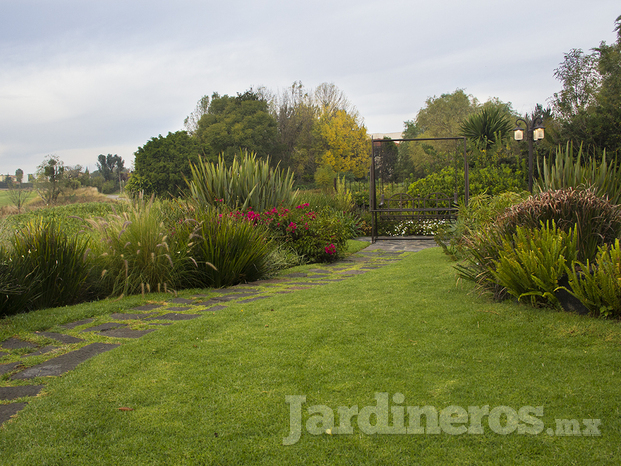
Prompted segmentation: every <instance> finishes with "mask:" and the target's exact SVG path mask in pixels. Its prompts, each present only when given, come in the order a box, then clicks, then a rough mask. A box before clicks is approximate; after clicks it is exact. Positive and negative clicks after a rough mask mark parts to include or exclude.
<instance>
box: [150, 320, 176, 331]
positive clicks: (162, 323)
mask: <svg viewBox="0 0 621 466" xmlns="http://www.w3.org/2000/svg"><path fill="white" fill-rule="evenodd" d="M149 325H151V326H156V325H157V326H158V327H160V326H162V325H172V322H149ZM155 330H157V329H155Z"/></svg>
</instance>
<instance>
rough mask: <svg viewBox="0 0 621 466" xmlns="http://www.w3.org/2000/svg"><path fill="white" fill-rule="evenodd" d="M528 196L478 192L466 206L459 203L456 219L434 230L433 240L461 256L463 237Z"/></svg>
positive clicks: (485, 226) (446, 250)
mask: <svg viewBox="0 0 621 466" xmlns="http://www.w3.org/2000/svg"><path fill="white" fill-rule="evenodd" d="M527 196H528V193H527V192H525V191H524V192H521V193H515V192H510V191H509V192H505V193H501V194H498V195H496V196H491V195H489V194H479V195H477V196H473V197H471V198H470V202H469V203H468V205H467V206H466V205H465V204H464V203H463V202H460V204H459V210H458V213H457V221H456V222H455V223H445V224H443V225H441V226H439V228H438V229H437V231H436V235H435V238H434V239H435V240H436V243H438V245H440V246H441V247H442V248H443V249H444V252H445V253H446V254H448V255H451V256H453V257H455V258H457V257H463V254H464V238H465V237H466V236H468V235H470V234H472V232H473V231H477V230H480V229H483V228H487V227H488V225H491V224H493V223H494V222H495V221H496V220H497V219H498V217H499V216H501V215H502V214H503V213H504V212H505V210H506V209H507V208H508V207H511V206H512V205H515V204H518V203H519V202H521V201H523V200H524V199H525V198H526V197H527Z"/></svg>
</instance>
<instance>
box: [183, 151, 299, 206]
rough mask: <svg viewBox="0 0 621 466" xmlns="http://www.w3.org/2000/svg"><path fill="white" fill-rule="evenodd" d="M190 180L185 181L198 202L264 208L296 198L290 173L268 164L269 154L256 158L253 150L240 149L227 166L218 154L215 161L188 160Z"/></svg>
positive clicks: (289, 201) (291, 202)
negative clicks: (190, 173) (196, 161)
mask: <svg viewBox="0 0 621 466" xmlns="http://www.w3.org/2000/svg"><path fill="white" fill-rule="evenodd" d="M190 168H191V171H192V179H191V180H187V179H186V182H187V183H188V186H189V188H190V194H191V196H192V198H193V199H194V200H195V201H196V202H198V203H199V204H202V205H211V206H217V205H221V204H224V205H226V206H228V207H229V208H231V209H239V210H246V209H250V208H252V209H253V210H255V211H259V212H261V211H264V210H267V209H268V208H272V207H278V206H280V205H283V206H290V205H291V204H293V202H294V201H295V199H296V197H297V193H298V192H297V191H294V190H293V181H294V180H293V173H292V172H291V171H289V170H288V169H287V171H285V170H282V169H279V168H278V166H276V168H274V169H272V168H270V166H269V157H267V158H266V159H265V160H257V156H256V154H254V153H248V152H241V153H240V156H239V157H235V159H234V160H233V163H232V164H231V165H230V166H227V165H226V162H225V161H224V158H223V157H222V156H220V158H219V160H218V163H217V164H214V163H211V162H206V161H203V160H202V159H199V163H198V164H196V165H195V164H193V163H190Z"/></svg>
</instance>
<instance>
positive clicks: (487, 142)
mask: <svg viewBox="0 0 621 466" xmlns="http://www.w3.org/2000/svg"><path fill="white" fill-rule="evenodd" d="M512 130H513V125H512V124H511V121H510V120H509V117H508V116H507V114H506V113H505V112H503V109H501V108H500V107H492V108H484V109H482V110H481V111H480V112H478V113H474V114H472V115H470V116H469V117H467V118H466V119H465V120H464V122H463V123H462V125H461V132H460V135H461V136H465V137H466V138H468V139H470V140H471V141H473V142H474V143H475V144H476V146H477V147H478V148H479V149H482V150H487V149H489V148H490V147H491V146H492V145H494V144H495V143H496V142H500V141H502V140H503V139H506V138H507V137H508V135H509V134H511V131H512Z"/></svg>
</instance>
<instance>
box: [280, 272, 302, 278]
mask: <svg viewBox="0 0 621 466" xmlns="http://www.w3.org/2000/svg"><path fill="white" fill-rule="evenodd" d="M306 276H308V274H306V273H303V272H296V273H290V274H288V275H286V276H285V278H304V277H306Z"/></svg>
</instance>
